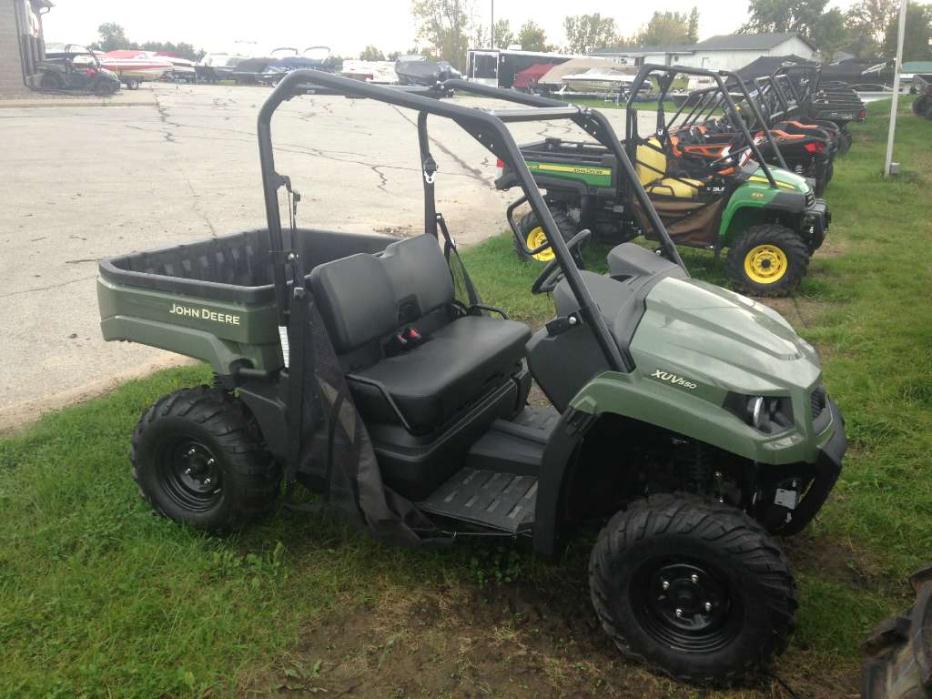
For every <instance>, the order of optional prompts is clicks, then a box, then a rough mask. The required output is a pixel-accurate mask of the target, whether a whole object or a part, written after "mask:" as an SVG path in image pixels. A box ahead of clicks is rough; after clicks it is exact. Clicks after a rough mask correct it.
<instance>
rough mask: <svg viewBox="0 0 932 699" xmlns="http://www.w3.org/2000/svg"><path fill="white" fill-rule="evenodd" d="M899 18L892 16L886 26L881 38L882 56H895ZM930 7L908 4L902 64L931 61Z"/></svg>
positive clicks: (931, 20)
mask: <svg viewBox="0 0 932 699" xmlns="http://www.w3.org/2000/svg"><path fill="white" fill-rule="evenodd" d="M898 23H899V17H898V16H896V15H894V16H893V18H892V19H891V20H890V22H889V23H888V24H887V31H886V33H885V34H884V38H883V46H882V49H883V55H884V56H888V57H890V58H892V57H894V56H896V41H897V32H898V30H899V26H898ZM930 41H932V5H916V4H914V3H909V5H908V6H907V7H906V34H905V36H904V37H903V62H904V63H905V62H906V61H928V60H932V50H930V49H929V42H930Z"/></svg>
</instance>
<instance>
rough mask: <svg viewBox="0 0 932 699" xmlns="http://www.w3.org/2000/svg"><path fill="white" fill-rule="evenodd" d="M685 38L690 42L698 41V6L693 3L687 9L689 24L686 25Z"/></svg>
mask: <svg viewBox="0 0 932 699" xmlns="http://www.w3.org/2000/svg"><path fill="white" fill-rule="evenodd" d="M686 40H687V41H688V42H689V43H690V44H695V43H696V42H697V41H699V8H698V7H696V6H695V5H694V6H693V9H691V10H690V11H689V24H688V25H687V27H686Z"/></svg>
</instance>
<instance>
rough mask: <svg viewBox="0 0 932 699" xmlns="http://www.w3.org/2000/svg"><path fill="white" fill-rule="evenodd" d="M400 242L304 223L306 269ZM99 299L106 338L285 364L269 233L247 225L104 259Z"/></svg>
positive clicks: (220, 367) (226, 366) (216, 359)
mask: <svg viewBox="0 0 932 699" xmlns="http://www.w3.org/2000/svg"><path fill="white" fill-rule="evenodd" d="M395 240H397V238H392V237H390V236H385V235H363V234H355V233H336V232H332V231H318V230H309V229H300V230H298V231H297V233H296V241H295V248H296V249H297V251H298V254H299V255H300V256H301V259H302V261H303V263H304V269H305V272H306V273H308V274H309V273H310V272H311V270H312V269H313V268H314V267H315V266H317V265H319V264H323V263H324V262H330V261H331V260H336V259H339V258H341V257H347V256H349V255H354V254H356V253H374V252H380V251H381V250H384V249H385V247H386V246H387V245H388V244H390V243H392V242H393V241H395ZM99 271H100V276H99V277H98V280H97V301H98V305H99V307H100V318H101V321H100V327H101V331H102V333H103V336H104V339H105V340H130V341H133V342H139V343H141V344H145V345H149V346H152V347H160V348H162V349H166V350H169V351H172V352H177V353H178V354H183V355H186V356H189V357H194V358H196V359H201V360H203V361H205V362H208V363H210V364H211V365H212V366H213V368H214V370H215V371H217V372H218V373H221V374H229V373H232V372H233V371H234V369H235V367H236V366H244V367H249V368H253V369H258V370H264V371H272V370H275V369H277V368H279V367H280V366H281V365H282V361H283V360H282V351H281V345H280V340H279V336H278V330H277V325H278V312H277V309H276V306H275V290H274V286H273V284H272V272H271V264H270V252H269V243H268V235H267V233H266V231H265V230H261V229H260V230H253V231H245V232H243V233H236V234H234V235H229V236H225V237H222V238H213V239H210V240H204V241H201V242H198V243H192V244H189V245H177V246H174V247H170V248H163V249H160V250H153V251H149V252H139V253H133V254H131V255H124V256H122V257H115V258H112V259H109V260H104V261H102V262H101V263H100V267H99Z"/></svg>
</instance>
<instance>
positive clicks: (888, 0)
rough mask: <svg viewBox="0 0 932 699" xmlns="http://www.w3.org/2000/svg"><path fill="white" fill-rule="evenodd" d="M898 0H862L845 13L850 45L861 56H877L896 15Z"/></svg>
mask: <svg viewBox="0 0 932 699" xmlns="http://www.w3.org/2000/svg"><path fill="white" fill-rule="evenodd" d="M898 8H899V3H898V2H897V0H860V2H858V3H857V4H856V5H853V6H852V7H851V9H849V10H848V12H847V13H846V14H845V26H846V27H847V29H848V33H849V34H850V35H851V39H850V42H849V47H850V48H852V49H853V50H854V52H855V54H856V55H857V56H858V57H861V58H868V57H873V56H876V55H877V54H878V53H879V51H880V45H881V43H883V38H884V34H885V32H886V30H887V27H888V26H889V25H890V21H891V20H892V19H894V18H895V17H896V12H897V9H898Z"/></svg>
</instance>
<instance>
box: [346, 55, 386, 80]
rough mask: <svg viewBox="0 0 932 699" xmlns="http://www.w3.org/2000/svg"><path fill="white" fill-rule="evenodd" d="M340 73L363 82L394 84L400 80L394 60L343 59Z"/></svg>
mask: <svg viewBox="0 0 932 699" xmlns="http://www.w3.org/2000/svg"><path fill="white" fill-rule="evenodd" d="M340 74H341V75H343V76H345V77H347V78H355V79H356V80H362V81H363V82H369V83H378V84H380V85H394V84H395V83H397V82H398V73H396V72H395V62H394V61H359V60H355V59H347V60H344V61H343V68H342V70H341V71H340Z"/></svg>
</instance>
